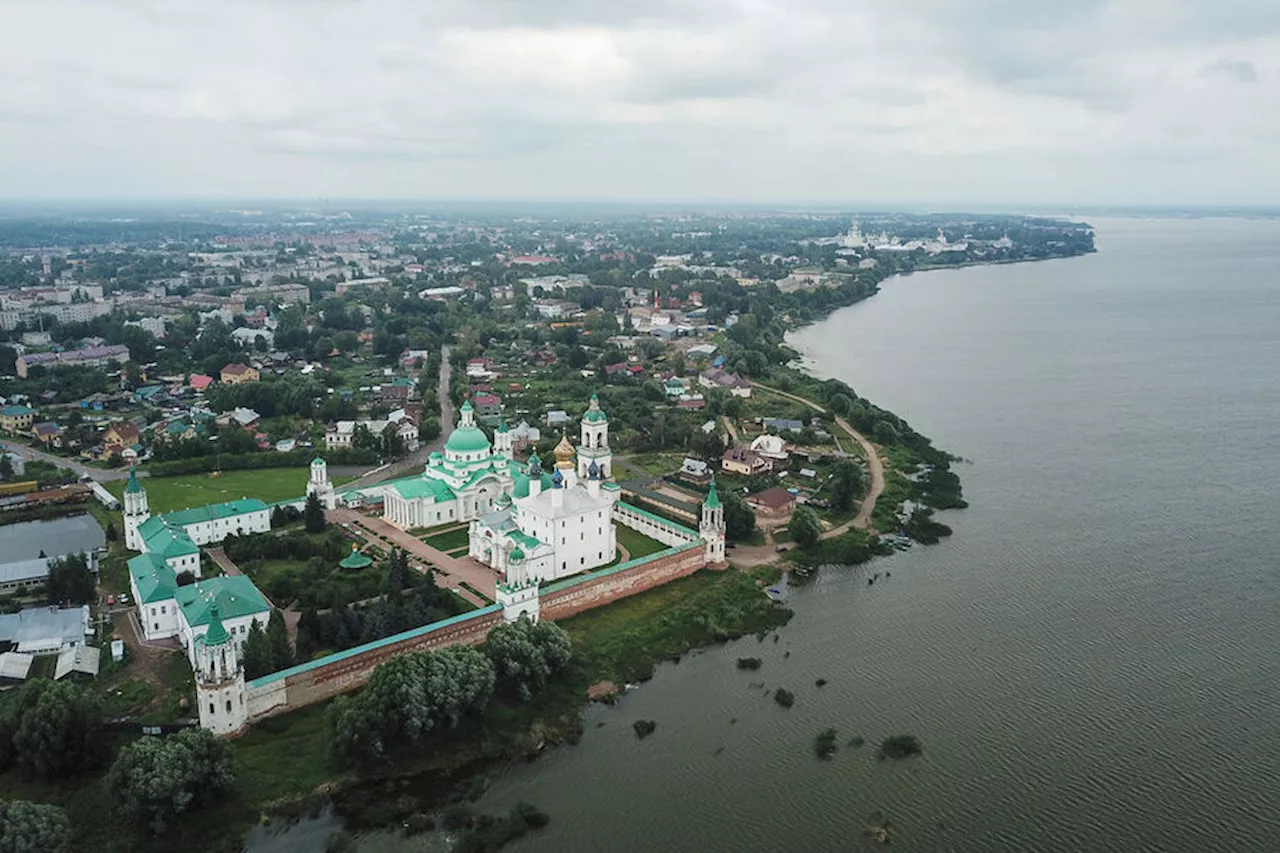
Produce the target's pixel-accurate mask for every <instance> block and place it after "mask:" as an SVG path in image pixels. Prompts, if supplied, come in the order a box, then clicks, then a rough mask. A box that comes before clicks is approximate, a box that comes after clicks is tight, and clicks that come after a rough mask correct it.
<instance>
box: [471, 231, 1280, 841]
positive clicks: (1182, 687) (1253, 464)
mask: <svg viewBox="0 0 1280 853" xmlns="http://www.w3.org/2000/svg"><path fill="white" fill-rule="evenodd" d="M1094 224H1095V225H1096V226H1097V227H1098V229H1099V230H1098V246H1099V249H1100V251H1099V253H1098V254H1096V255H1092V256H1089V257H1083V258H1077V259H1072V260H1066V261H1053V262H1048V263H1040V264H1024V265H1016V266H1002V267H987V268H984V267H975V268H969V269H964V270H956V271H946V272H931V273H926V274H919V275H915V276H911V277H908V278H903V279H897V280H893V281H890V282H887V283H886V284H885V286H884V290H883V292H882V293H881V294H879V295H878V296H876V297H874V298H873V299H870V300H868V301H866V302H864V303H862V304H859V305H856V306H853V307H851V308H848V309H845V310H842V311H840V312H837V313H836V314H835V315H833V316H832V317H830V318H829V319H828V320H826V321H825V322H823V323H820V324H818V325H816V326H814V327H811V328H809V329H806V330H804V331H802V332H801V333H799V334H798V335H796V337H795V344H796V346H797V347H799V348H802V349H803V350H804V351H805V352H806V353H808V354H809V355H810V356H811V357H812V358H813V359H814V360H815V362H816V366H817V369H818V370H819V371H820V372H822V373H825V374H827V375H831V376H837V377H840V378H841V379H844V380H846V381H848V382H849V383H850V384H851V385H852V386H853V387H854V388H855V389H857V390H858V392H859V393H861V394H863V395H865V396H867V397H869V398H871V399H872V400H874V401H875V402H877V403H879V404H881V405H883V406H885V407H886V408H889V409H891V410H893V411H895V412H897V413H898V414H899V415H901V416H903V417H904V418H906V419H907V420H909V421H910V422H911V423H912V424H913V425H914V426H915V427H916V428H917V429H919V430H920V431H922V432H924V433H926V434H928V435H930V436H931V437H933V438H934V439H935V441H936V442H937V443H938V444H939V445H940V446H942V447H944V448H946V449H948V450H950V451H952V452H954V453H957V454H960V455H961V456H963V457H965V458H966V459H967V460H970V462H969V464H964V465H961V466H959V467H958V471H959V473H960V475H961V477H962V478H963V480H964V486H965V493H966V497H967V498H968V499H969V500H970V502H971V503H972V506H971V508H970V509H967V510H964V511H960V512H952V513H944V514H943V518H944V520H945V521H946V522H947V523H948V524H950V525H952V526H953V527H954V528H955V536H954V537H952V538H951V539H950V540H947V541H945V542H944V543H943V544H941V545H938V546H936V547H933V548H922V547H916V548H914V549H912V550H911V551H909V552H907V553H904V554H899V555H897V556H894V557H892V558H890V559H886V560H880V561H877V562H875V563H873V564H872V565H870V566H864V567H861V568H858V569H844V570H832V571H827V572H826V573H824V574H822V575H821V576H820V577H819V579H818V580H817V581H816V582H815V583H814V584H813V585H812V586H809V587H806V588H803V589H799V590H795V591H793V593H792V606H793V607H794V608H795V610H796V617H795V619H794V620H793V621H792V623H791V624H790V625H788V626H787V627H786V628H784V629H782V631H781V632H780V641H779V642H778V643H776V644H775V643H773V642H765V643H764V644H763V645H761V644H758V643H757V642H756V641H755V640H754V639H752V640H748V641H744V642H740V643H737V644H734V645H732V646H730V647H728V648H723V649H714V650H710V651H707V652H705V653H702V654H698V655H695V656H693V657H690V658H687V659H686V660H685V661H683V662H681V663H680V664H678V665H665V666H663V667H662V668H661V669H660V671H659V674H658V677H657V678H655V679H654V680H653V681H652V682H650V683H648V684H645V685H644V686H642V687H641V688H639V689H638V690H635V691H634V692H632V693H630V694H629V695H627V696H626V697H624V698H623V700H622V701H621V702H620V703H619V704H618V706H616V707H614V708H603V707H599V708H594V709H593V710H591V711H590V713H589V715H588V721H587V733H586V735H585V737H584V738H583V740H582V743H581V744H580V745H579V746H576V747H565V748H561V749H557V750H555V751H554V752H553V753H552V754H551V755H549V756H547V757H546V758H544V759H543V760H540V761H538V762H535V763H533V764H529V765H521V766H518V767H515V768H512V769H511V770H509V771H507V772H505V773H504V774H503V775H502V776H501V778H499V779H498V780H497V782H496V784H495V786H494V788H493V789H492V790H491V792H490V793H489V794H488V795H486V797H485V798H484V799H482V800H481V802H480V806H481V807H482V808H484V809H488V810H492V811H498V810H503V809H505V808H507V807H509V806H510V805H511V804H513V803H514V802H515V801H517V800H521V799H523V800H528V801H530V802H533V803H536V804H537V805H538V806H540V807H541V808H543V809H544V810H546V811H547V812H549V813H550V814H551V816H552V824H551V826H550V827H548V828H547V829H546V830H545V831H543V832H542V833H540V834H538V835H536V836H531V837H529V838H527V839H525V840H523V841H521V842H518V843H516V844H513V845H512V846H511V847H510V848H509V849H510V850H512V851H526V852H531V851H556V853H562V851H624V852H626V851H635V853H639V851H652V850H670V851H724V853H741V851H744V850H750V851H765V850H769V851H772V850H779V851H793V850H794V851H817V850H822V851H825V850H856V849H864V848H869V847H872V846H874V845H872V844H871V843H870V842H869V841H868V840H867V839H865V838H863V830H864V828H865V827H866V826H867V824H868V823H869V822H870V817H869V816H870V815H871V813H873V812H877V811H879V812H883V814H884V815H885V816H886V817H887V818H888V819H889V820H890V821H891V823H892V826H893V830H894V835H893V843H892V845H891V846H890V848H889V849H892V850H896V851H987V852H988V853H989V852H990V851H1010V853H1013V851H1017V853H1041V852H1043V853H1049V851H1053V853H1057V852H1058V851H1061V852H1062V853H1079V851H1088V852H1089V853H1104V852H1105V851H1116V853H1136V851H1162V853H1164V852H1167V853H1178V851H1268V852H1269V853H1274V851H1276V850H1280V578H1278V573H1277V564H1278V563H1280V524H1278V523H1277V504H1278V503H1280V501H1278V500H1277V498H1278V496H1280V222H1275V221H1242V220H1186V221H1154V220H1108V221H1095V223H1094ZM885 570H889V571H891V572H892V577H891V578H889V579H888V580H887V581H885V580H882V581H881V582H879V583H876V584H875V585H874V586H868V585H867V583H866V580H865V576H866V574H867V573H868V572H872V573H874V572H877V571H885ZM787 652H790V656H789V657H787V656H786V653H787ZM742 655H756V656H761V657H763V658H764V659H765V664H764V667H763V668H762V669H761V670H760V671H759V672H754V673H751V672H739V671H737V670H736V669H735V668H734V665H733V661H734V659H735V658H737V657H739V656H742ZM817 678H827V679H829V680H830V683H829V684H828V685H827V686H826V687H825V688H822V689H819V688H817V687H816V686H815V685H814V681H815V679H817ZM753 682H764V683H765V684H766V685H767V686H768V687H769V688H772V687H775V686H784V687H787V688H789V689H791V690H793V691H795V693H796V694H797V701H796V704H795V707H793V708H791V709H790V710H784V709H781V708H779V707H777V706H776V705H775V704H774V703H773V702H772V701H771V700H770V699H769V698H768V697H767V696H766V693H765V690H764V689H762V688H761V687H759V686H752V684H753ZM638 718H650V719H653V720H656V721H657V723H658V728H657V732H656V733H655V734H654V735H653V736H651V737H649V738H648V739H646V740H644V741H643V742H637V741H636V739H635V736H634V735H633V734H632V731H631V723H632V721H634V720H636V719H638ZM734 720H736V722H733V721H734ZM597 724H602V725H601V727H597ZM828 726H834V727H836V728H837V729H839V731H840V735H841V739H842V742H843V741H844V739H846V738H850V737H853V736H855V735H858V736H862V737H865V738H867V740H868V746H866V747H863V748H862V749H860V750H859V749H849V748H844V749H841V751H840V752H839V753H838V754H837V755H836V756H835V758H834V760H832V761H831V762H819V761H817V760H816V759H815V758H814V757H813V754H812V743H813V739H814V736H815V735H816V734H817V733H818V732H819V731H821V730H822V729H825V728H827V727H828ZM894 733H913V734H916V735H917V736H919V737H920V738H921V740H922V742H923V744H924V750H925V751H924V755H923V756H921V757H920V758H918V759H913V760H910V761H907V762H903V763H879V762H877V761H876V760H875V759H874V756H873V746H872V745H873V744H875V743H876V742H878V741H879V740H880V739H881V738H883V737H885V736H886V735H890V734H894Z"/></svg>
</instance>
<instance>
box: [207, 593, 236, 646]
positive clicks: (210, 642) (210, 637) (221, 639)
mask: <svg viewBox="0 0 1280 853" xmlns="http://www.w3.org/2000/svg"><path fill="white" fill-rule="evenodd" d="M230 639H231V635H230V634H228V633H227V629H226V628H224V627H222V613H221V612H220V611H219V610H218V602H217V601H211V602H209V630H208V631H206V632H205V634H204V644H205V645H206V646H220V645H222V644H223V643H225V642H227V641H228V640H230Z"/></svg>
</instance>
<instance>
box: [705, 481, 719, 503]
mask: <svg viewBox="0 0 1280 853" xmlns="http://www.w3.org/2000/svg"><path fill="white" fill-rule="evenodd" d="M702 505H703V506H705V507H706V508H707V509H719V508H720V496H719V495H718V494H716V481H715V478H712V480H711V489H710V491H708V492H707V499H706V500H705V501H703V502H702Z"/></svg>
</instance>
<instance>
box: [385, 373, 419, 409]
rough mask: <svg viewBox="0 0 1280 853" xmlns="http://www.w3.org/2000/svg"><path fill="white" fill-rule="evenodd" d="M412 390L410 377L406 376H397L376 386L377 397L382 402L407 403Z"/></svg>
mask: <svg viewBox="0 0 1280 853" xmlns="http://www.w3.org/2000/svg"><path fill="white" fill-rule="evenodd" d="M413 390H414V388H413V380H412V379H410V378H408V377H407V376H398V377H396V378H395V379H393V380H391V381H390V382H387V383H384V384H382V385H379V386H378V399H379V400H380V401H381V402H383V403H396V404H403V403H407V402H408V401H409V398H410V397H412V396H413Z"/></svg>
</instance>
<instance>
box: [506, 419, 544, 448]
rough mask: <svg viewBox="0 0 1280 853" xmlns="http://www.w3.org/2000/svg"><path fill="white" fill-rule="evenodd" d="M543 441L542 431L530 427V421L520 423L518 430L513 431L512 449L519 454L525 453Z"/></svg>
mask: <svg viewBox="0 0 1280 853" xmlns="http://www.w3.org/2000/svg"><path fill="white" fill-rule="evenodd" d="M541 440H542V430H540V429H538V428H537V427H536V426H530V425H529V422H528V421H524V420H522V421H520V423H519V424H518V425H517V426H516V428H515V429H513V430H511V448H512V450H515V451H517V452H521V453H523V452H524V451H526V450H528V449H529V448H530V447H532V446H533V445H535V444H537V443H538V442H539V441H541Z"/></svg>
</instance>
